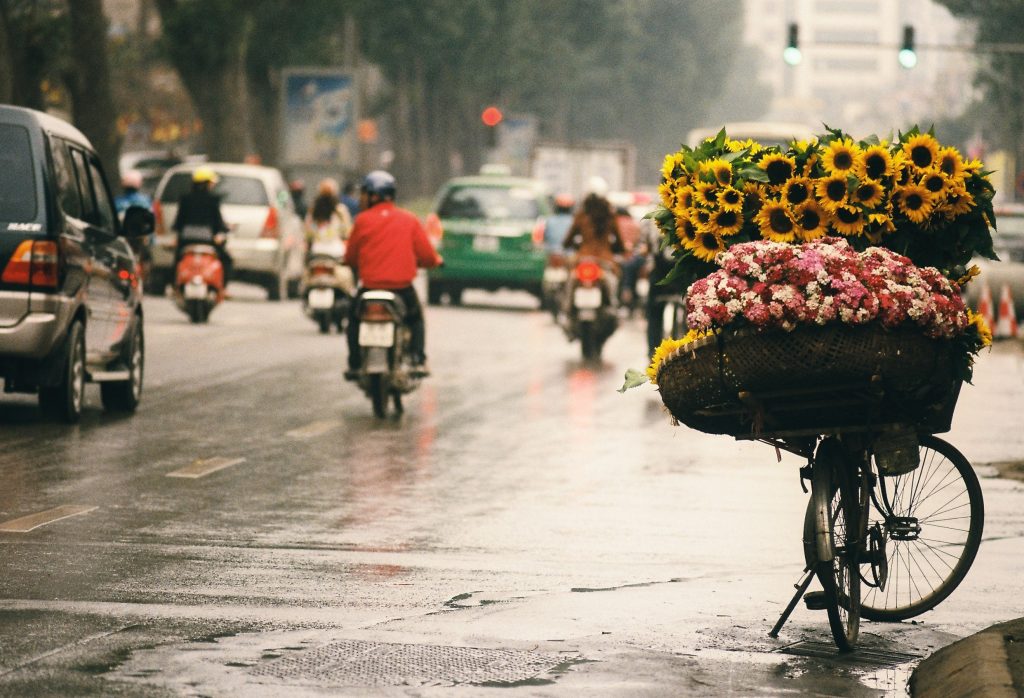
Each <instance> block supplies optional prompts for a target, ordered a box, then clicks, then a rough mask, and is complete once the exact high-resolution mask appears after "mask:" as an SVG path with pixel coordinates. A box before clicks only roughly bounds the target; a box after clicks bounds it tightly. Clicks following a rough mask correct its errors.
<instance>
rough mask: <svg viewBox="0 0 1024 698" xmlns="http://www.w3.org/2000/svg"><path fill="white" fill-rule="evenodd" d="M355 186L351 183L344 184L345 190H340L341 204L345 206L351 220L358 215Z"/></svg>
mask: <svg viewBox="0 0 1024 698" xmlns="http://www.w3.org/2000/svg"><path fill="white" fill-rule="evenodd" d="M355 194H356V185H354V184H352V182H345V188H344V189H342V190H341V203H343V204H345V208H347V209H348V213H349V216H351V217H352V220H355V219H356V216H358V215H359V199H357V198H356V196H355Z"/></svg>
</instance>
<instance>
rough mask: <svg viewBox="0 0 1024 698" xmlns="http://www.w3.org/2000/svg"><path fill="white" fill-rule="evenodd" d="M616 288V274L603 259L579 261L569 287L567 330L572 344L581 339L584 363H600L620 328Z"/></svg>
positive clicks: (587, 258) (567, 290) (565, 327)
mask: <svg viewBox="0 0 1024 698" xmlns="http://www.w3.org/2000/svg"><path fill="white" fill-rule="evenodd" d="M616 286H617V279H616V278H615V274H614V272H612V271H611V269H610V268H608V267H606V266H605V265H602V264H601V262H600V260H598V259H596V258H593V257H582V258H580V259H579V260H577V262H576V266H575V268H574V269H573V273H572V275H571V276H570V278H569V282H568V284H567V287H566V296H567V308H566V312H565V324H564V325H563V328H564V329H565V332H566V334H567V335H568V337H569V340H570V341H572V340H574V339H577V338H578V339H579V340H580V347H581V349H582V353H583V360H584V361H598V360H600V358H601V350H602V349H603V348H604V343H605V342H606V341H607V340H608V338H609V337H611V336H612V333H614V332H615V330H616V328H617V327H618V326H619V318H618V313H617V312H616V306H615V302H616V300H615V299H616V297H617V293H616V291H617V289H616Z"/></svg>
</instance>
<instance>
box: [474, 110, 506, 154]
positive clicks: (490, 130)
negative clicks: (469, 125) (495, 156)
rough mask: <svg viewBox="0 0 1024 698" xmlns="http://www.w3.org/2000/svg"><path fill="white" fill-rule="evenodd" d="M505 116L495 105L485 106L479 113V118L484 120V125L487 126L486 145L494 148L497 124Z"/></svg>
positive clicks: (495, 145) (496, 140) (496, 142)
mask: <svg viewBox="0 0 1024 698" xmlns="http://www.w3.org/2000/svg"><path fill="white" fill-rule="evenodd" d="M503 118H505V115H504V114H502V113H501V110H500V109H498V108H497V107H495V106H490V107H487V108H486V109H484V110H483V112H481V114H480V120H481V121H483V122H484V126H486V127H487V139H486V142H487V147H488V148H495V147H497V145H498V124H500V123H501V120H502V119H503Z"/></svg>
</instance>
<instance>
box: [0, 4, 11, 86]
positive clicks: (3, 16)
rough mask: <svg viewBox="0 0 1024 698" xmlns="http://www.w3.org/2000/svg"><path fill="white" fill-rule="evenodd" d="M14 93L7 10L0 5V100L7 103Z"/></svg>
mask: <svg viewBox="0 0 1024 698" xmlns="http://www.w3.org/2000/svg"><path fill="white" fill-rule="evenodd" d="M13 94H14V70H13V69H12V65H11V50H10V41H9V40H8V38H7V11H6V8H4V7H2V6H0V102H3V103H5V104H9V103H10V102H11V97H12V96H13Z"/></svg>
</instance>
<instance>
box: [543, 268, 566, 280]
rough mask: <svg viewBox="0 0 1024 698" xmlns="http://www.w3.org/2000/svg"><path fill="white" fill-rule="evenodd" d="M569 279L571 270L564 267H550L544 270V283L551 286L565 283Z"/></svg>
mask: <svg viewBox="0 0 1024 698" xmlns="http://www.w3.org/2000/svg"><path fill="white" fill-rule="evenodd" d="M568 279H569V270H568V269H565V268H564V267H548V268H547V269H545V270H544V281H546V282H547V283H549V284H561V283H565V282H566V281H568Z"/></svg>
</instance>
